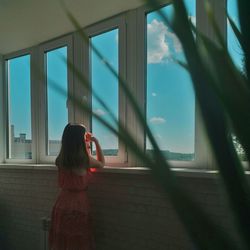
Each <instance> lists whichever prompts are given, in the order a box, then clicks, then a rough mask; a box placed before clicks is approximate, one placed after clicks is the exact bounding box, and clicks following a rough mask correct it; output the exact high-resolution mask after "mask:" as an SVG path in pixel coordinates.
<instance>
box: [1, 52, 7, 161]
mask: <svg viewBox="0 0 250 250" xmlns="http://www.w3.org/2000/svg"><path fill="white" fill-rule="evenodd" d="M3 72H4V60H3V56H2V55H0V121H2V122H0V163H3V162H4V160H5V144H6V140H5V127H6V126H5V116H6V115H5V112H4V111H5V102H4V81H3Z"/></svg>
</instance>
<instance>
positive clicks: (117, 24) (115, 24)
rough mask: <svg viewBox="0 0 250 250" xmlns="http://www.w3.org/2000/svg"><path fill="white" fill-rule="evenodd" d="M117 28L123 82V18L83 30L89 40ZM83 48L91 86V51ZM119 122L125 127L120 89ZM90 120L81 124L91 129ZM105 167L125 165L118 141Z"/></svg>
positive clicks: (124, 154) (124, 51) (118, 17)
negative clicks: (116, 149) (116, 148)
mask: <svg viewBox="0 0 250 250" xmlns="http://www.w3.org/2000/svg"><path fill="white" fill-rule="evenodd" d="M117 28H118V30H119V31H118V35H119V48H118V56H119V74H120V75H121V76H122V78H123V79H124V80H126V40H125V39H126V24H125V16H124V15H119V16H116V17H113V18H111V19H107V20H104V21H102V22H100V23H97V24H94V25H91V26H89V27H87V28H85V29H84V32H85V34H86V35H87V36H88V37H89V40H90V39H91V38H92V37H94V36H97V35H100V34H102V33H105V32H108V31H111V30H113V29H117ZM82 46H83V51H84V54H83V57H84V58H83V61H84V63H83V64H84V65H83V67H84V72H85V75H86V76H87V79H88V80H89V82H90V84H91V66H90V65H91V61H90V60H91V49H90V46H89V43H84V42H83V43H82ZM118 92H119V98H118V99H119V111H118V115H119V121H120V122H121V123H122V124H123V125H124V126H126V101H125V94H124V93H123V91H122V89H121V88H119V90H118ZM87 101H88V103H89V104H90V105H91V102H92V96H91V93H87ZM91 119H92V117H90V116H88V115H85V119H84V121H83V123H84V124H85V125H86V126H87V128H88V129H90V127H91ZM105 161H106V165H108V166H109V165H110V166H114V165H119V166H120V165H124V164H125V165H126V164H127V151H126V147H125V145H124V144H123V143H122V142H121V141H119V142H118V155H117V156H105Z"/></svg>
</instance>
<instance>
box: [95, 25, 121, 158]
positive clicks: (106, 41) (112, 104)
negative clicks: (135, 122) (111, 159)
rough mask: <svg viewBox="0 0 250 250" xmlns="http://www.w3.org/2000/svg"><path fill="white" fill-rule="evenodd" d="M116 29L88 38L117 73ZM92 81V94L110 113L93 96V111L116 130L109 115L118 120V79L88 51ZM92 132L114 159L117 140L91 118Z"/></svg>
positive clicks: (117, 147)
mask: <svg viewBox="0 0 250 250" xmlns="http://www.w3.org/2000/svg"><path fill="white" fill-rule="evenodd" d="M118 43H119V41H118V29H114V30H112V31H108V32H105V33H102V34H100V35H97V36H94V37H92V38H91V44H92V46H94V47H95V48H97V49H98V50H99V51H100V52H101V54H102V55H103V57H104V58H106V60H107V61H108V62H109V63H110V64H111V65H112V66H113V67H114V69H115V70H116V71H117V72H118V68H119V65H118V58H119V57H118ZM91 79H92V92H94V93H95V94H96V95H98V96H99V97H100V98H101V99H102V100H103V101H104V102H105V103H106V104H107V106H108V109H109V111H107V110H104V108H103V107H102V105H101V104H100V103H99V102H98V101H97V100H96V98H94V95H92V110H93V112H94V113H95V114H96V115H98V116H101V117H102V118H104V119H105V120H106V121H107V122H109V123H110V124H111V125H112V126H114V127H115V128H116V129H117V124H116V123H115V122H114V121H113V120H112V118H111V116H110V113H113V114H114V115H115V118H116V119H117V120H118V119H119V91H118V86H119V82H118V81H119V80H118V79H117V78H116V77H115V76H114V75H113V74H112V73H111V72H110V70H109V69H108V68H107V66H106V65H105V64H104V63H103V62H102V61H101V59H100V58H98V57H97V55H96V54H95V53H94V52H93V50H92V51H91ZM92 132H93V134H94V135H95V136H97V138H99V140H100V144H101V145H102V148H103V152H104V155H106V156H117V155H118V149H119V145H118V144H119V143H118V138H117V136H116V135H114V134H113V133H112V132H110V131H109V130H108V129H107V128H106V127H104V126H103V125H101V124H100V122H98V120H97V119H96V118H95V117H93V118H92Z"/></svg>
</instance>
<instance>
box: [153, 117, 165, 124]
mask: <svg viewBox="0 0 250 250" xmlns="http://www.w3.org/2000/svg"><path fill="white" fill-rule="evenodd" d="M149 121H150V122H151V123H152V124H162V123H165V122H166V120H165V119H164V118H163V117H156V116H155V117H152V118H150V120H149Z"/></svg>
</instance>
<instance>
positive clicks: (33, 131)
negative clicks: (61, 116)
mask: <svg viewBox="0 0 250 250" xmlns="http://www.w3.org/2000/svg"><path fill="white" fill-rule="evenodd" d="M25 55H30V98H31V99H30V101H31V107H30V111H31V114H30V115H31V135H32V143H31V152H32V159H11V158H8V147H10V145H9V143H10V142H9V134H10V126H9V112H10V106H9V95H10V93H9V83H8V65H7V61H8V60H11V59H14V58H18V57H21V56H25ZM3 60H4V74H3V75H4V89H3V93H4V94H3V95H4V99H3V101H4V105H3V107H4V110H5V112H6V113H5V112H4V119H3V121H4V137H5V142H6V144H5V150H4V152H5V160H4V163H12V164H16V163H35V162H36V158H37V155H36V150H35V149H36V142H37V138H36V127H35V124H36V123H35V119H34V113H35V108H34V107H35V102H36V100H35V98H34V95H33V94H34V91H35V89H34V72H33V70H32V61H33V60H34V49H33V48H28V49H24V50H20V51H18V52H13V53H10V54H7V55H4V57H3Z"/></svg>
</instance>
